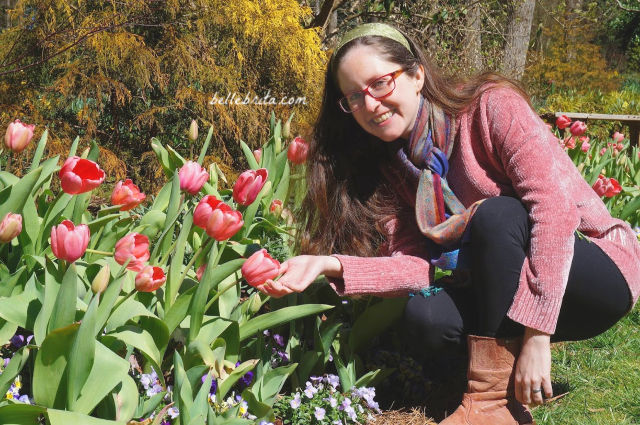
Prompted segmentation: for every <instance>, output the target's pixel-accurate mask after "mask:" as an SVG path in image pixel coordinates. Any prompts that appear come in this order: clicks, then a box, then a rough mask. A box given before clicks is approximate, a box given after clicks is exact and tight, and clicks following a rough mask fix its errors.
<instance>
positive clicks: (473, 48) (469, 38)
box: [465, 0, 483, 72]
mask: <svg viewBox="0 0 640 425" xmlns="http://www.w3.org/2000/svg"><path fill="white" fill-rule="evenodd" d="M467 4H468V7H469V10H468V11H467V34H466V36H465V46H466V57H467V64H468V65H469V67H470V68H471V69H472V70H473V71H476V72H477V71H480V70H482V67H483V65H482V37H481V34H480V29H481V26H480V24H481V14H480V3H479V2H478V1H477V0H467Z"/></svg>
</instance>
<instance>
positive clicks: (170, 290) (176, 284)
mask: <svg viewBox="0 0 640 425" xmlns="http://www.w3.org/2000/svg"><path fill="white" fill-rule="evenodd" d="M192 225H193V213H192V212H189V213H187V214H185V215H184V216H183V217H182V228H181V229H180V234H179V235H178V239H177V241H176V248H175V252H174V253H173V256H172V258H171V265H170V266H169V271H168V273H167V283H166V289H165V305H169V306H170V305H171V304H173V301H174V300H175V298H176V296H177V295H178V291H179V290H180V286H181V285H182V269H183V267H184V251H185V248H186V246H187V238H188V236H189V233H190V232H191V227H192Z"/></svg>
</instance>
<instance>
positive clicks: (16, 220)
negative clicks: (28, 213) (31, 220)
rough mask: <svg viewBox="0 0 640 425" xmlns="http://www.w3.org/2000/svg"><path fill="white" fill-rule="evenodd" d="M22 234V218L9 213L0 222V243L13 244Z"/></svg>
mask: <svg viewBox="0 0 640 425" xmlns="http://www.w3.org/2000/svg"><path fill="white" fill-rule="evenodd" d="M20 232H22V216H21V215H20V214H14V213H7V215H5V216H4V218H3V219H2V222H0V243H7V242H11V240H12V239H13V238H15V237H16V236H18V235H19V234H20Z"/></svg>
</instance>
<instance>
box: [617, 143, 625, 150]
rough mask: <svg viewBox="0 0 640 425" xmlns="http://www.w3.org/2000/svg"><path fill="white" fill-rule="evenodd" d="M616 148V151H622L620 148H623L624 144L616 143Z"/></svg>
mask: <svg viewBox="0 0 640 425" xmlns="http://www.w3.org/2000/svg"><path fill="white" fill-rule="evenodd" d="M616 149H617V150H618V152H622V150H623V149H624V145H623V144H622V143H618V144H617V145H616Z"/></svg>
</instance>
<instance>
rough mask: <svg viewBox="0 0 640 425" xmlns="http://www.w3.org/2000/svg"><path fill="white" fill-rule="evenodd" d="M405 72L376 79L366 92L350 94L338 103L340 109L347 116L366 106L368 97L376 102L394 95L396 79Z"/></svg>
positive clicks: (398, 71) (396, 72) (399, 71)
mask: <svg viewBox="0 0 640 425" xmlns="http://www.w3.org/2000/svg"><path fill="white" fill-rule="evenodd" d="M403 72H404V69H399V70H397V71H394V72H390V73H389V74H385V75H383V76H382V77H378V78H376V79H375V81H373V82H372V83H371V84H369V85H368V86H367V88H365V89H364V90H358V91H354V92H351V93H348V94H347V95H346V96H344V97H342V98H341V99H340V100H339V101H338V104H339V105H340V108H342V110H343V111H344V112H346V113H347V114H350V113H352V112H355V111H357V110H358V109H360V108H362V107H363V106H364V97H365V96H366V95H369V96H371V97H372V98H374V99H376V100H381V99H384V98H385V97H387V96H389V95H390V94H391V93H393V90H394V89H395V88H396V78H398V76H399V75H400V74H402V73H403Z"/></svg>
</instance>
